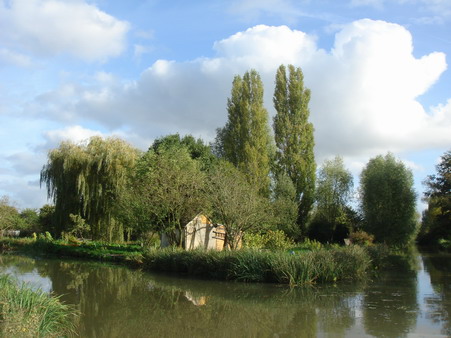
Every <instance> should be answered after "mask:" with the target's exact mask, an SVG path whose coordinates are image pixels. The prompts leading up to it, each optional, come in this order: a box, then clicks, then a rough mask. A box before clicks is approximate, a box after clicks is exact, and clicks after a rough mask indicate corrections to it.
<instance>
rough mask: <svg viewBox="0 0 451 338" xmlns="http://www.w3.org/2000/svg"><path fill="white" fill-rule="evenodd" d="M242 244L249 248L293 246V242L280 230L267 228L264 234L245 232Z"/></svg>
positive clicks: (278, 248)
mask: <svg viewBox="0 0 451 338" xmlns="http://www.w3.org/2000/svg"><path fill="white" fill-rule="evenodd" d="M244 245H245V247H247V248H251V249H271V250H286V249H289V248H291V247H293V246H294V242H293V240H292V239H291V238H289V237H288V236H287V235H286V234H285V233H284V232H283V231H282V230H275V231H273V230H269V231H268V232H267V233H265V234H258V233H257V234H252V233H247V234H245V236H244Z"/></svg>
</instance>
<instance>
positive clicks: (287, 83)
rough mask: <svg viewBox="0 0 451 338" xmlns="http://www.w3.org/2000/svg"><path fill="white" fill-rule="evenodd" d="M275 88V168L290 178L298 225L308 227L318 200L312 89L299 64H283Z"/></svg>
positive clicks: (278, 71) (303, 228)
mask: <svg viewBox="0 0 451 338" xmlns="http://www.w3.org/2000/svg"><path fill="white" fill-rule="evenodd" d="M275 83H276V86H275V90H274V99H273V101H274V107H275V109H276V115H275V116H274V137H275V142H276V154H275V159H276V168H277V171H279V172H283V173H286V174H287V175H288V177H290V178H291V180H292V181H293V184H294V186H295V188H296V198H297V200H298V205H299V206H298V220H297V223H298V226H299V227H300V228H301V230H305V225H306V222H307V220H308V215H309V212H310V210H311V209H312V206H313V203H314V200H315V171H316V164H315V155H314V153H313V148H314V145H315V142H314V138H313V131H314V129H313V125H312V123H310V122H309V121H308V119H309V115H310V111H309V108H308V104H309V101H310V90H309V89H307V88H305V87H304V76H303V74H302V71H301V69H300V68H295V67H294V66H292V65H289V66H288V75H287V69H286V67H285V66H284V65H281V66H280V67H279V69H278V70H277V74H276V80H275Z"/></svg>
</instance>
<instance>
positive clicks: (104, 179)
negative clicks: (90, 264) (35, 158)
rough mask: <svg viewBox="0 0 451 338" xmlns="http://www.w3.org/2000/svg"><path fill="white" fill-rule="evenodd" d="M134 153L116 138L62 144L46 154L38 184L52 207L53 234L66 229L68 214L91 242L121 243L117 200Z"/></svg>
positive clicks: (121, 231) (132, 165)
mask: <svg viewBox="0 0 451 338" xmlns="http://www.w3.org/2000/svg"><path fill="white" fill-rule="evenodd" d="M136 159H137V151H136V150H135V149H134V148H132V147H131V146H130V145H128V144H127V143H126V142H124V141H122V140H120V139H117V138H108V139H102V138H100V137H92V138H91V139H90V140H89V143H88V144H87V145H85V144H73V143H70V142H62V143H61V144H60V146H59V148H57V149H54V150H52V151H50V153H49V155H48V162H47V164H46V165H45V166H44V167H43V169H42V171H41V184H42V183H44V184H46V185H47V194H48V197H49V198H53V201H54V203H55V223H54V224H56V227H55V232H56V234H57V235H59V234H60V233H61V232H62V231H64V230H66V229H67V228H68V227H69V226H70V222H71V220H70V217H69V215H70V214H74V215H77V214H79V215H82V217H83V218H85V219H86V220H87V222H88V223H89V224H90V225H91V236H92V238H94V239H105V240H108V241H113V240H121V239H122V237H123V228H122V224H121V223H120V222H117V220H116V217H117V215H116V214H115V211H116V210H117V200H118V196H120V195H121V194H122V193H123V191H124V189H125V187H126V183H127V179H128V171H129V170H130V169H131V168H133V167H134V165H135V161H136Z"/></svg>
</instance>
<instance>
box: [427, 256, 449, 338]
mask: <svg viewBox="0 0 451 338" xmlns="http://www.w3.org/2000/svg"><path fill="white" fill-rule="evenodd" d="M423 264H424V268H425V270H426V271H427V272H428V274H429V276H430V282H431V284H432V287H433V288H434V291H435V292H434V293H431V294H428V295H425V297H424V302H425V304H426V306H427V308H428V319H431V320H432V321H433V322H434V323H437V324H441V323H443V328H442V331H441V332H442V334H445V335H448V336H451V255H449V254H446V255H444V254H440V255H438V254H429V255H427V256H423Z"/></svg>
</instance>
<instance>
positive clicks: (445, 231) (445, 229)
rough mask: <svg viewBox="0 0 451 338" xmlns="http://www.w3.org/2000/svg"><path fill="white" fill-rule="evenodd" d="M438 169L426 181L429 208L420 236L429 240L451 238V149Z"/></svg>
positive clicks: (425, 214) (443, 157)
mask: <svg viewBox="0 0 451 338" xmlns="http://www.w3.org/2000/svg"><path fill="white" fill-rule="evenodd" d="M436 170H437V173H436V174H434V175H429V176H428V178H427V179H426V180H425V182H424V184H425V185H426V187H427V190H426V192H425V194H424V195H425V200H426V201H427V202H428V208H427V210H426V211H425V212H424V214H423V223H422V228H421V232H420V236H421V239H422V240H424V241H428V242H431V241H436V240H438V239H440V238H443V239H451V150H448V151H447V152H445V153H444V154H443V156H442V157H441V160H440V163H439V164H437V166H436Z"/></svg>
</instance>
